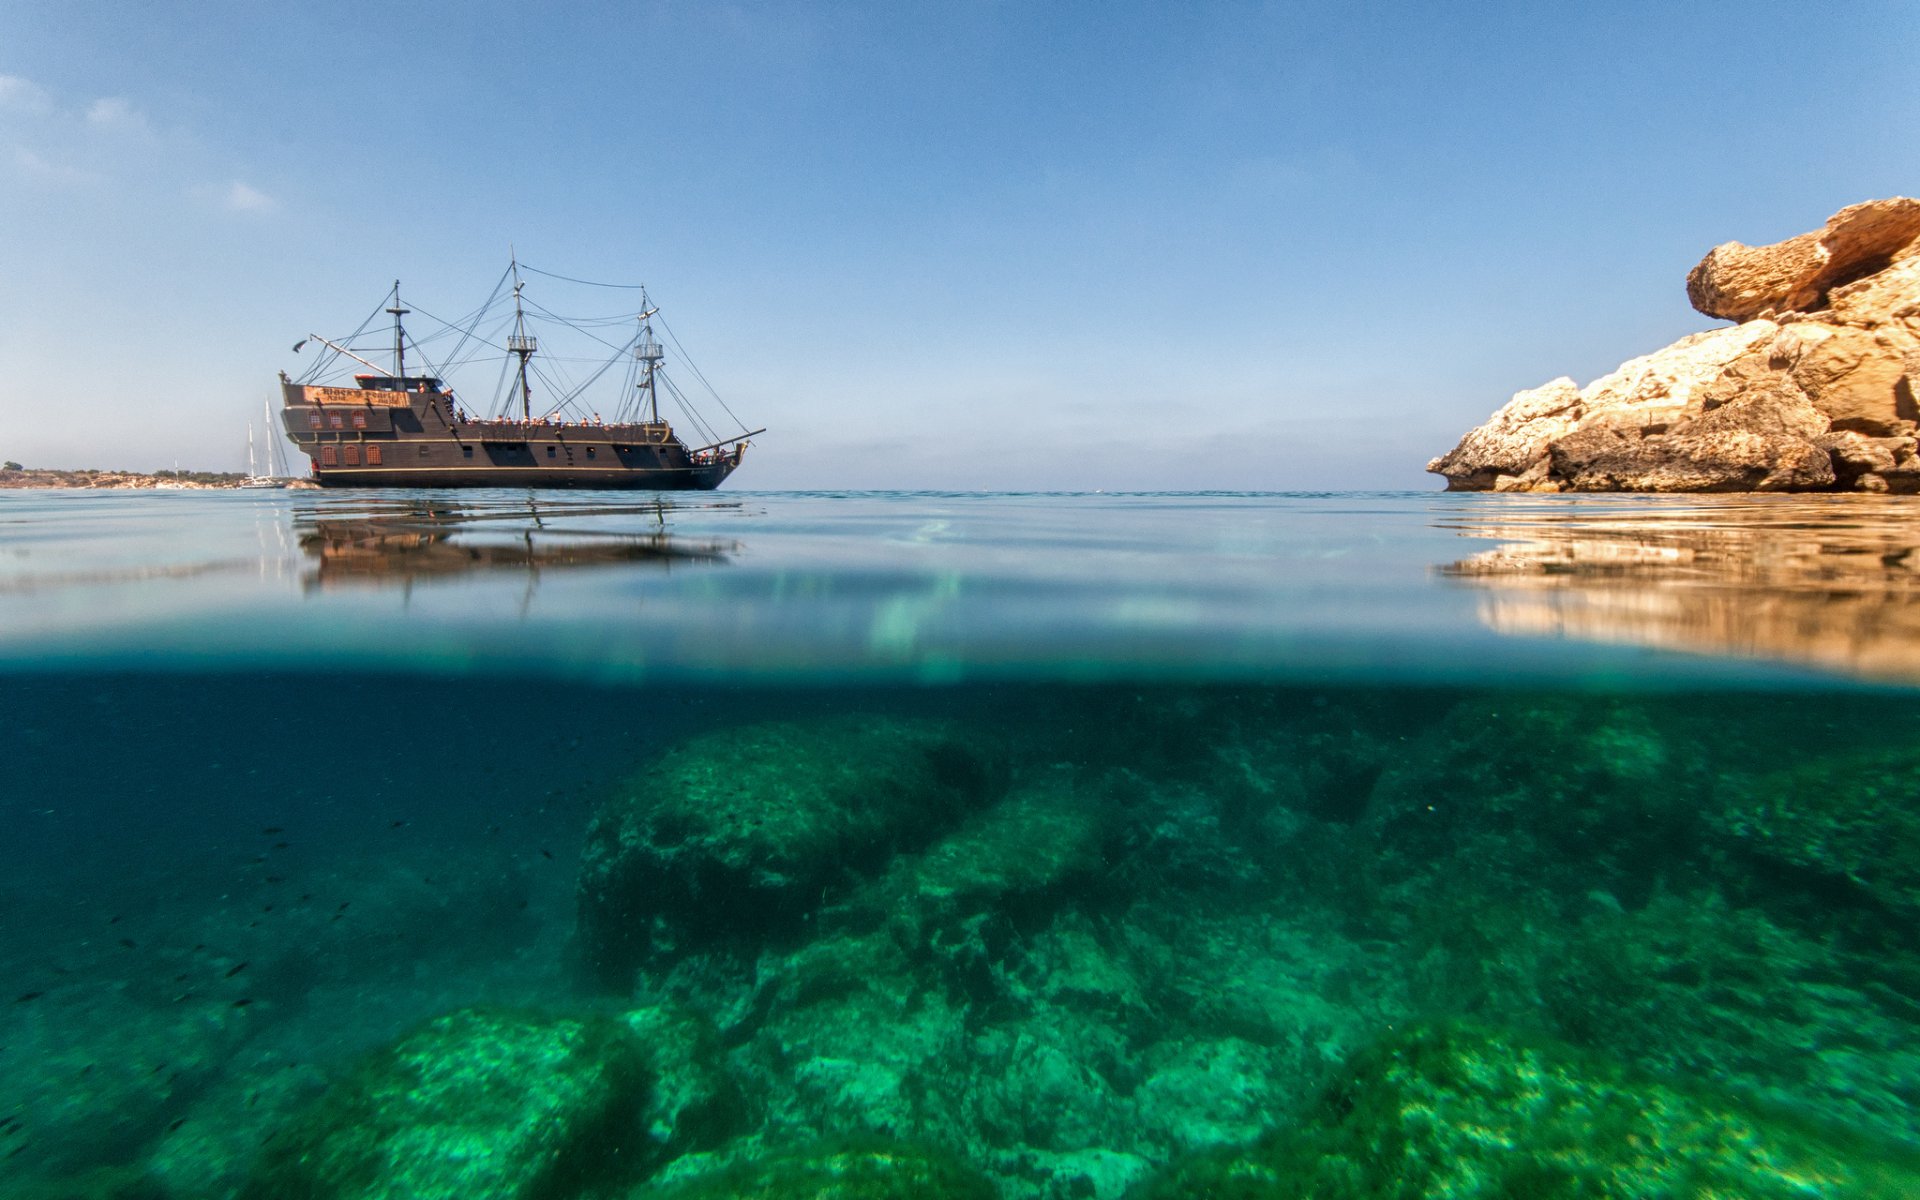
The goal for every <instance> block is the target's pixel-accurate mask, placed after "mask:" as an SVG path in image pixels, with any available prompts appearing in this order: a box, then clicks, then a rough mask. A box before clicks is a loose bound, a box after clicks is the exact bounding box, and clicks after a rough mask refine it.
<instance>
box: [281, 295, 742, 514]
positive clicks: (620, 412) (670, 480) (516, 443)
mask: <svg viewBox="0 0 1920 1200" xmlns="http://www.w3.org/2000/svg"><path fill="white" fill-rule="evenodd" d="M523 271H524V272H528V273H532V274H538V275H544V276H547V277H548V278H550V279H553V280H563V281H565V282H568V283H575V284H580V285H583V286H589V287H623V288H624V287H626V286H628V285H621V284H591V283H588V282H587V281H584V280H571V279H567V278H566V277H565V276H560V275H554V274H552V273H550V272H546V271H540V270H538V269H537V268H534V267H529V266H527V265H526V264H523V263H520V262H518V261H514V262H511V263H509V264H508V267H507V270H506V271H505V272H504V273H502V275H501V277H500V281H499V282H498V283H496V284H495V285H494V289H493V293H492V294H491V295H490V296H489V297H488V298H487V301H486V302H485V303H483V304H482V305H481V306H480V307H479V308H478V309H476V310H475V311H474V312H472V313H470V314H468V315H467V316H465V317H463V318H460V319H459V320H457V321H440V320H439V319H438V318H433V317H432V315H431V314H429V313H425V312H421V313H420V315H421V316H423V317H427V318H428V319H430V320H433V321H434V322H435V323H436V324H437V325H438V326H439V329H437V330H436V331H435V332H434V333H433V334H431V335H429V336H428V337H426V338H423V339H420V340H415V339H414V337H413V336H412V335H411V334H409V332H408V331H407V328H406V326H405V324H404V323H403V321H402V318H404V317H406V316H408V315H410V314H412V313H413V312H414V311H415V310H414V309H410V308H408V307H407V306H406V305H405V304H403V303H401V300H400V284H399V283H398V282H395V283H394V285H393V289H392V291H390V292H389V293H388V294H387V297H386V300H385V301H384V302H383V304H382V306H381V308H379V309H376V310H375V312H374V313H373V314H372V315H370V316H369V317H368V319H367V320H366V321H363V322H362V323H361V326H360V328H359V329H357V330H355V331H354V332H353V333H352V334H350V335H348V336H347V337H344V338H340V339H338V340H335V339H330V338H325V337H322V336H320V335H319V334H308V335H307V336H306V337H305V338H303V339H302V340H301V341H299V342H298V343H296V344H295V345H294V348H293V349H294V352H295V353H299V352H300V350H301V348H302V347H304V346H306V345H307V344H308V343H315V344H317V345H318V346H320V347H322V348H323V349H322V353H321V354H320V356H319V360H318V361H316V362H315V363H314V364H313V366H312V367H311V368H310V369H309V370H307V371H306V372H305V373H304V374H302V375H301V376H300V377H299V378H297V379H295V378H292V377H290V376H289V375H288V374H287V372H285V371H282V372H281V373H280V392H281V397H282V408H281V411H280V419H281V423H282V425H283V426H284V428H285V431H286V435H287V438H288V439H289V440H290V441H292V442H293V444H294V446H295V447H296V448H298V449H299V450H300V451H301V452H303V453H304V454H306V455H307V456H308V458H309V459H310V460H311V462H312V473H313V479H314V481H315V482H316V483H318V484H320V486H322V487H409V488H417V487H436V488H440V487H533V488H653V489H660V490H682V489H703V490H705V489H712V488H716V487H719V486H720V483H721V481H722V480H724V479H726V477H727V476H728V475H731V474H732V473H733V471H734V469H735V468H736V467H738V466H739V465H740V460H741V458H742V456H743V455H744V454H745V453H746V448H747V445H748V439H750V438H752V437H754V436H755V435H757V434H760V433H764V432H766V431H765V430H764V429H754V430H746V429H745V426H744V424H743V423H740V422H738V421H737V419H736V425H738V426H739V427H740V428H741V429H742V430H743V432H740V433H737V434H734V435H733V436H731V437H720V436H717V435H716V433H715V431H714V429H713V427H712V426H710V425H708V424H707V422H706V420H705V418H703V417H702V416H701V415H700V413H699V412H698V411H697V409H696V408H695V406H694V404H693V401H692V399H691V398H690V397H689V396H688V395H687V393H686V391H685V390H683V389H682V388H680V387H679V386H678V385H676V384H675V383H674V381H673V380H671V379H670V378H669V377H668V376H667V374H666V372H665V371H664V370H663V363H664V360H665V358H666V353H665V351H664V349H663V348H662V346H661V343H660V341H659V340H658V339H657V338H656V337H655V336H654V328H653V322H654V320H655V318H656V317H657V316H658V314H659V311H660V310H659V309H658V308H656V307H655V306H653V305H652V304H651V303H650V302H649V300H648V298H647V293H646V290H645V289H644V288H643V287H636V288H634V290H636V291H638V293H639V299H640V307H639V310H638V311H637V312H628V313H625V314H621V315H618V316H614V317H598V318H584V319H583V318H570V317H561V316H559V315H557V314H555V313H553V312H551V311H550V310H548V309H547V308H545V307H544V306H542V305H540V304H538V303H537V302H535V301H534V300H533V299H532V298H531V297H529V296H527V295H525V294H524V293H525V288H526V280H525V279H524V278H523V276H522V272H523ZM509 282H511V284H512V288H511V293H510V295H511V302H512V309H511V313H510V314H509V313H508V312H507V311H506V300H507V295H506V294H505V293H506V289H507V284H508V283H509ZM381 312H385V313H387V314H389V315H391V316H392V317H393V343H392V365H391V367H390V368H387V367H382V366H380V365H379V364H377V363H375V362H373V361H372V360H370V359H368V358H366V357H364V356H363V351H365V352H366V353H373V354H378V353H379V351H378V350H373V349H369V348H367V347H363V346H361V345H360V343H359V339H361V338H362V337H364V336H365V335H366V334H367V331H368V329H369V328H370V327H371V326H373V325H374V323H375V321H376V320H377V319H378V317H379V315H380V313H381ZM543 325H544V326H545V327H547V328H555V327H558V328H561V329H564V330H567V331H571V333H572V334H574V335H584V336H575V337H574V338H573V339H572V340H573V342H574V343H576V345H577V344H578V343H580V342H582V341H583V340H584V341H586V342H590V343H597V344H598V346H599V348H600V349H601V351H602V353H600V354H599V355H598V356H597V357H593V358H580V357H575V356H573V355H571V354H568V355H558V356H556V355H552V354H544V355H543V353H542V348H541V334H540V333H538V332H536V329H538V328H540V327H541V326H543ZM623 326H624V327H626V328H627V329H628V330H629V332H628V334H627V336H626V340H625V342H624V343H616V342H612V341H610V340H608V338H607V337H605V336H603V334H604V333H605V332H607V331H611V330H615V329H619V328H621V327H623ZM662 328H663V329H666V330H667V335H668V337H669V338H670V339H671V338H672V336H673V335H672V330H671V329H670V328H667V327H666V325H665V324H664V318H662ZM441 344H446V345H447V348H446V349H445V350H444V352H441V353H439V355H438V361H436V358H435V353H436V351H438V350H439V346H440V345H441ZM677 345H678V343H677V341H676V346H677ZM607 349H611V350H612V351H613V354H612V355H611V357H608V356H606V355H605V354H604V350H607ZM409 350H411V352H412V356H413V361H414V363H415V364H418V365H417V366H416V368H415V369H414V370H413V371H411V372H410V371H409V369H408V354H409ZM681 357H682V358H683V359H684V358H685V353H684V349H682V353H681ZM482 362H498V363H499V364H500V370H499V372H498V375H499V382H498V383H497V384H496V389H495V393H494V395H493V396H492V397H491V398H490V400H489V401H488V402H487V403H486V404H485V405H482V406H480V409H479V412H478V413H476V411H475V410H473V409H470V408H469V405H468V403H467V397H466V395H465V394H464V393H456V392H455V390H454V388H453V386H452V385H451V384H450V383H448V382H447V381H448V379H449V378H451V377H453V376H454V375H455V374H456V372H459V371H460V370H461V369H462V368H470V367H472V366H473V365H474V364H477V363H482ZM595 362H597V364H598V365H597V366H592V365H590V366H588V367H587V368H586V369H585V374H584V378H579V379H578V380H577V381H576V379H575V377H574V376H575V374H576V371H577V369H578V368H579V366H580V364H582V363H595ZM620 363H624V365H625V370H624V372H623V375H624V385H623V388H622V391H621V392H620V393H619V394H618V395H616V396H614V397H612V398H611V404H610V406H609V407H610V413H611V419H608V420H602V419H601V417H600V414H599V412H598V411H595V410H594V409H593V408H592V407H591V404H592V399H591V398H590V392H591V389H592V388H594V387H595V385H597V384H599V383H600V382H601V380H602V379H603V378H604V377H605V376H606V375H608V374H610V373H611V372H612V368H613V367H614V365H615V364H620ZM354 366H359V367H363V368H366V370H364V371H360V372H357V373H355V372H353V367H354ZM688 366H689V368H690V369H691V371H692V373H693V375H694V376H695V377H696V378H697V379H699V380H700V382H701V383H702V384H703V385H704V384H705V376H704V375H701V374H700V371H699V369H698V368H697V367H693V366H692V364H691V362H689V363H688ZM570 368H573V369H570ZM349 374H350V375H351V378H350V379H349V378H347V376H348V375H349ZM707 391H708V393H709V395H710V397H711V399H712V400H713V401H715V402H716V403H718V404H719V406H720V408H721V409H722V410H723V411H725V412H726V413H727V415H728V417H732V416H733V413H732V410H731V409H727V407H726V403H725V401H723V400H720V398H719V395H718V394H717V393H714V392H713V391H712V389H711V387H708V388H707ZM663 393H664V394H665V395H666V396H667V397H668V398H669V399H670V400H672V401H674V402H677V403H678V405H679V407H680V409H681V411H682V413H683V414H684V416H685V417H686V418H687V420H688V422H689V424H691V425H692V426H693V427H694V428H695V429H697V430H699V431H700V433H701V434H702V436H703V437H704V443H703V444H702V445H698V446H689V445H688V444H687V442H686V440H685V439H683V438H682V437H681V436H680V435H679V434H677V433H675V432H674V430H673V427H672V426H671V425H670V424H669V423H668V422H667V421H666V420H664V419H662V417H661V415H660V401H661V398H662V394H663ZM483 414H484V415H483Z"/></svg>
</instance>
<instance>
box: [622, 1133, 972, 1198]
mask: <svg viewBox="0 0 1920 1200" xmlns="http://www.w3.org/2000/svg"><path fill="white" fill-rule="evenodd" d="M901 1197H913V1198H914V1200H994V1190H993V1187H992V1185H991V1184H989V1183H988V1182H987V1181H986V1178H985V1177H984V1176H982V1175H981V1174H980V1173H979V1172H978V1171H976V1170H974V1169H973V1168H972V1167H970V1166H968V1165H967V1164H965V1163H963V1162H961V1161H960V1160H959V1159H957V1158H954V1157H953V1156H951V1155H948V1154H944V1153H941V1152H939V1151H936V1150H932V1149H929V1148H926V1147H920V1146H913V1145H908V1144H905V1143H896V1142H884V1141H878V1140H874V1139H868V1140H865V1141H858V1142H827V1143H822V1144H820V1145H815V1146H806V1147H800V1148H797V1149H791V1150H783V1151H777V1152H774V1153H770V1154H764V1155H754V1154H751V1153H747V1152H742V1153H739V1154H735V1155H730V1156H725V1157H721V1158H718V1159H717V1161H715V1162H713V1163H710V1164H701V1165H700V1166H699V1167H696V1168H695V1169H693V1170H691V1171H686V1172H678V1173H676V1176H675V1178H674V1179H672V1180H663V1181H661V1182H659V1183H656V1184H653V1185H650V1186H648V1187H646V1188H644V1189H642V1190H640V1191H637V1192H635V1193H633V1196H632V1200H897V1198H901Z"/></svg>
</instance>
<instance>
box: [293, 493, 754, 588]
mask: <svg viewBox="0 0 1920 1200" xmlns="http://www.w3.org/2000/svg"><path fill="white" fill-rule="evenodd" d="M669 511H670V505H668V504H667V502H665V501H664V500H655V501H652V502H649V503H644V504H631V503H629V504H578V503H571V504H558V505H553V504H545V503H542V502H540V501H536V500H531V499H527V500H521V501H517V502H507V503H498V502H496V503H488V504H461V503H455V502H451V501H444V500H405V501H395V502H380V503H375V504H366V503H358V504H355V505H353V506H352V507H351V508H348V507H346V506H340V507H333V506H328V507H323V508H320V509H316V510H314V511H312V512H308V513H302V514H299V515H296V516H295V518H294V528H295V531H296V532H297V533H298V535H299V539H300V549H301V550H302V551H303V552H304V553H305V554H306V556H307V557H308V558H309V559H310V560H312V563H311V569H310V570H309V571H308V572H307V573H306V575H305V576H304V577H303V579H302V582H303V584H304V585H305V586H306V587H307V588H309V589H311V588H327V587H332V586H337V585H342V584H345V585H354V584H390V583H400V584H411V583H412V582H414V581H416V580H420V579H428V578H434V577H440V576H451V575H460V574H466V573H469V572H474V571H499V570H518V571H526V572H529V573H534V574H537V573H538V572H540V571H546V570H557V569H563V568H574V567H606V566H622V565H629V564H634V563H645V564H651V565H656V566H667V565H670V564H673V563H676V562H706V563H724V562H726V561H727V554H728V552H729V551H731V550H734V549H736V548H737V547H736V546H735V545H734V544H733V543H727V542H719V541H711V540H690V539H686V538H680V537H676V536H675V535H673V534H672V533H670V532H668V530H667V514H668V512H669ZM635 518H639V520H638V521H637V522H636V520H635ZM583 519H588V520H594V521H604V522H605V523H606V524H607V525H610V526H612V527H610V528H608V527H582V525H581V524H580V522H581V521H582V520H583ZM636 524H637V525H639V526H640V527H639V528H623V527H622V526H633V525H636Z"/></svg>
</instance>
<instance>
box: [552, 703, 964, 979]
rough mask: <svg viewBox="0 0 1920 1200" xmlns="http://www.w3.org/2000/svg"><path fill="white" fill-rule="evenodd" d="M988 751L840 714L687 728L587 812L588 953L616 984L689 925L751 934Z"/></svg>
mask: <svg viewBox="0 0 1920 1200" xmlns="http://www.w3.org/2000/svg"><path fill="white" fill-rule="evenodd" d="M1001 776H1002V772H1001V769H1000V767H999V765H998V763H997V761H996V758H995V756H993V755H991V754H989V753H986V752H984V751H983V750H982V749H981V748H980V747H979V746H978V745H976V744H973V743H970V742H968V741H967V740H965V739H963V738H962V737H961V736H960V734H959V732H958V731H957V730H956V729H955V727H953V726H951V725H948V724H945V723H936V722H925V721H906V720H893V719H885V718H877V717H842V718H835V719H828V720H820V721H809V722H775V723H769V724H763V725H758V726H753V727H750V728H746V729H736V730H729V731H724V732H720V733H714V734H708V735H706V736H703V737H697V738H694V739H692V740H690V741H688V742H685V743H683V744H681V745H680V746H677V747H675V748H674V749H672V750H670V751H668V752H667V753H666V755H665V756H663V757H662V758H661V759H660V760H659V761H657V762H655V763H653V764H652V765H650V766H649V767H648V768H646V769H645V770H643V771H641V772H639V773H638V774H636V775H634V776H632V777H630V778H629V779H628V780H627V781H626V782H625V783H624V784H622V785H621V787H620V788H619V789H618V791H617V794H616V795H615V796H614V797H613V798H612V799H610V800H609V801H608V802H607V803H606V804H605V805H603V806H602V807H601V809H600V810H599V812H598V813H597V814H596V815H595V817H594V821H593V825H592V827H591V829H590V830H589V831H588V834H587V844H586V850H585V854H584V861H583V865H582V871H581V880H580V927H581V935H582V939H583V943H584V950H585V953H586V956H587V958H588V960H589V962H590V963H591V964H592V965H593V966H594V968H595V969H596V971H597V973H598V974H599V976H600V977H601V978H602V980H603V981H605V982H607V983H609V984H612V985H616V986H617V985H620V984H623V983H624V982H626V980H627V979H628V978H629V977H630V976H631V974H632V972H633V970H634V969H635V968H637V967H638V966H640V965H641V964H642V963H643V962H644V961H645V960H646V959H647V957H648V956H649V955H650V954H655V953H671V952H673V951H675V950H684V949H685V948H686V945H687V944H688V942H689V939H692V940H695V941H697V940H700V939H703V938H704V939H708V940H721V941H730V940H746V941H748V942H754V941H759V940H762V939H764V938H765V936H766V935H767V934H769V933H770V932H773V931H776V930H781V929H792V928H795V927H797V926H798V925H799V924H800V922H801V921H803V920H804V919H805V918H806V917H807V915H808V914H810V913H812V912H813V911H814V910H816V909H817V908H819V907H820V905H821V903H822V900H823V896H824V895H826V894H827V893H830V892H831V891H832V890H834V889H836V888H839V889H847V888H850V887H852V886H854V885H857V884H858V883H859V882H861V881H862V880H864V879H866V878H869V877H871V876H873V875H875V874H877V873H878V872H879V871H881V870H883V869H884V868H885V866H886V864H887V862H888V860H889V859H891V858H892V857H893V856H894V855H895V854H896V853H898V852H900V851H902V850H911V849H917V848H919V847H921V846H924V845H925V844H927V843H928V842H929V841H930V840H932V839H933V838H934V837H935V836H937V835H938V834H939V833H940V832H942V831H943V830H945V829H948V828H950V827H952V826H953V825H954V824H956V823H957V822H958V821H959V820H960V819H961V818H962V817H963V816H964V815H965V814H966V813H967V812H968V811H969V810H971V809H973V808H975V807H977V806H979V805H980V804H981V803H983V802H984V801H986V800H988V799H990V798H991V797H993V796H994V795H996V794H997V792H998V790H999V788H1000V786H1001Z"/></svg>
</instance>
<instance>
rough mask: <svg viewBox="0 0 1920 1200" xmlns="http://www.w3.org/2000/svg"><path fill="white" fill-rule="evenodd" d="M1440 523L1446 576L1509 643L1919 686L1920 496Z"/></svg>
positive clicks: (1564, 504)
mask: <svg viewBox="0 0 1920 1200" xmlns="http://www.w3.org/2000/svg"><path fill="white" fill-rule="evenodd" d="M1440 524H1441V525H1442V527H1443V528H1451V529H1453V530H1454V531H1456V532H1458V533H1459V534H1460V535H1461V536H1463V537H1472V538H1489V539H1493V540H1496V541H1498V542H1500V543H1501V544H1500V545H1498V546H1495V547H1494V548H1493V549H1491V550H1485V551H1482V552H1480V553H1478V554H1473V555H1470V556H1469V557H1467V558H1464V559H1461V560H1459V561H1457V562H1453V563H1450V564H1447V565H1445V566H1442V567H1440V568H1439V573H1440V574H1441V575H1442V576H1443V577H1445V578H1447V579H1450V580H1453V581H1457V582H1459V583H1463V584H1466V585H1468V586H1471V587H1474V588H1481V589H1485V590H1486V592H1487V593H1488V594H1487V595H1486V596H1485V598H1484V601H1483V603H1482V604H1481V606H1480V619H1481V620H1482V621H1483V622H1485V623H1486V624H1487V626H1488V627H1490V628H1492V629H1494V630H1496V631H1498V632H1501V633H1506V634H1513V635H1517V636H1530V637H1543V636H1544V637H1559V638H1570V639H1582V640H1588V641H1601V642H1611V643H1617V644H1627V645H1643V646H1650V647H1660V648H1663V649H1670V650H1679V651H1684V652H1688V653H1695V654H1708V655H1721V656H1736V657H1742V658H1755V659H1770V660H1775V661H1782V662H1790V663H1801V664H1804V665H1807V666H1810V667H1818V668H1820V669H1823V670H1831V671H1839V672H1842V673H1844V674H1847V675H1852V676H1855V677H1859V678H1863V679H1870V680H1883V681H1899V682H1913V681H1916V680H1920V498H1916V497H1886V496H1862V497H1844V496H1821V497H1795V496H1740V497H1700V496H1692V497H1684V498H1683V497H1660V498H1653V497H1633V498H1618V497H1615V498H1607V499H1594V500H1587V499H1585V498H1573V497H1563V498H1558V499H1554V500H1544V499H1543V500H1539V501H1528V500H1520V499H1517V498H1507V497H1502V498H1501V499H1500V500H1499V501H1496V502H1494V503H1492V504H1487V505H1484V506H1482V505H1478V504H1476V505H1474V506H1472V507H1471V508H1469V509H1467V510H1466V511H1464V512H1460V513H1458V514H1454V515H1450V516H1449V517H1447V518H1445V519H1443V520H1442V521H1441V522H1440Z"/></svg>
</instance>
